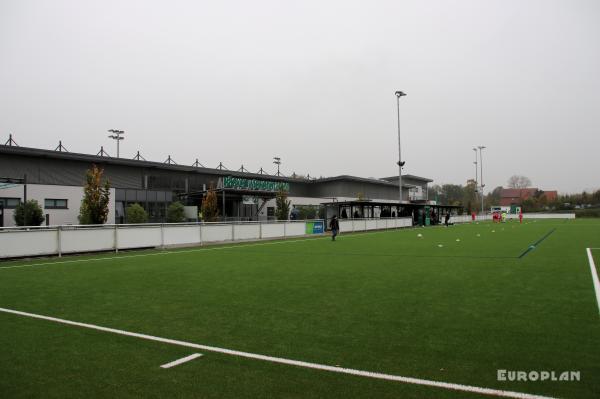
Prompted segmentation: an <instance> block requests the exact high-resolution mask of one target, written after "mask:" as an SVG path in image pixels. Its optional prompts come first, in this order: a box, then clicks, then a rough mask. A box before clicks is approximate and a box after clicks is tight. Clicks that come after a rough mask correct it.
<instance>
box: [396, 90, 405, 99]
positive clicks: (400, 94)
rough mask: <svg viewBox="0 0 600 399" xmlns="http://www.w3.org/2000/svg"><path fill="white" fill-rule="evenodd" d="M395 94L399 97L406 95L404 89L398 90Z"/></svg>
mask: <svg viewBox="0 0 600 399" xmlns="http://www.w3.org/2000/svg"><path fill="white" fill-rule="evenodd" d="M395 94H396V97H398V98H400V97H402V96H405V95H406V93H404V92H402V91H397V92H396V93H395Z"/></svg>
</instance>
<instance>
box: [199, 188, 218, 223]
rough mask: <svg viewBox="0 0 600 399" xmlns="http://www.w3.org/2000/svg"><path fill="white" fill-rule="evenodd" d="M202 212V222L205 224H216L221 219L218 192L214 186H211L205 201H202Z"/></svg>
mask: <svg viewBox="0 0 600 399" xmlns="http://www.w3.org/2000/svg"><path fill="white" fill-rule="evenodd" d="M200 210H201V212H202V220H203V221H205V222H216V221H217V218H218V217H219V207H218V205H217V192H216V191H215V189H214V187H213V185H212V184H211V185H210V188H209V189H208V191H207V193H206V196H205V197H204V200H202V206H201V207H200Z"/></svg>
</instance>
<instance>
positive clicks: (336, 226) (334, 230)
mask: <svg viewBox="0 0 600 399" xmlns="http://www.w3.org/2000/svg"><path fill="white" fill-rule="evenodd" d="M329 228H330V229H331V241H335V236H337V235H338V232H339V231H340V222H339V221H338V219H337V216H336V215H333V217H332V218H331V222H329Z"/></svg>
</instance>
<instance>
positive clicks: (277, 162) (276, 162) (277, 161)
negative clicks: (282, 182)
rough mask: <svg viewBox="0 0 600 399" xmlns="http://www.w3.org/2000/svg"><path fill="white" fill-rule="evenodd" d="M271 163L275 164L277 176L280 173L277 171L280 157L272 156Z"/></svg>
mask: <svg viewBox="0 0 600 399" xmlns="http://www.w3.org/2000/svg"><path fill="white" fill-rule="evenodd" d="M273 163H274V164H275V165H277V176H279V175H280V173H279V165H281V158H279V157H273Z"/></svg>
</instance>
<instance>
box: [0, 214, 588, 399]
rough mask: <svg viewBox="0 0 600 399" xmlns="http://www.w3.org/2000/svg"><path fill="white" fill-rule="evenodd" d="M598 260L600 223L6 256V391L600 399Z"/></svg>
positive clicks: (0, 339) (1, 340)
mask: <svg viewBox="0 0 600 399" xmlns="http://www.w3.org/2000/svg"><path fill="white" fill-rule="evenodd" d="M419 234H420V235H421V237H419ZM586 248H600V221H597V220H568V221H563V220H544V221H542V220H537V221H528V222H527V223H524V224H522V225H521V224H519V223H518V222H517V221H511V222H508V223H505V224H492V223H480V224H466V225H456V226H451V227H448V228H445V227H430V228H413V229H403V230H392V231H376V232H371V233H357V234H346V235H341V236H339V237H338V239H337V241H335V242H332V241H331V239H330V238H328V237H319V238H311V239H295V240H288V241H269V242H258V243H242V244H228V245H222V246H211V247H203V248H199V247H196V248H187V249H177V250H167V251H159V250H155V251H154V250H153V251H131V252H122V253H119V254H114V253H113V254H102V255H94V256H71V257H64V258H62V259H58V258H54V259H34V260H29V261H11V262H2V263H0V308H2V311H0V345H1V347H2V355H1V356H0V373H1V377H0V397H3V398H24V397H44V398H66V397H69V398H72V397H132V398H134V397H135V398H137V397H145V398H165V397H181V398H187V397H189V398H223V397H227V398H245V397H252V398H258V397H260V398H266V397H277V398H279V397H285V398H324V397H327V398H359V397H364V398H469V397H473V398H485V397H492V396H502V395H505V396H508V397H534V396H528V395H539V396H547V397H567V398H597V397H600V343H599V342H600V313H599V308H598V303H597V298H596V293H595V290H594V283H593V280H592V273H591V268H590V263H589V259H588V252H587V251H586ZM590 253H591V254H592V256H593V258H594V259H595V263H596V265H600V249H598V250H591V251H590ZM44 317H45V318H44ZM196 353H198V354H201V355H202V356H200V357H196V358H194V359H186V357H188V356H190V355H193V354H196ZM180 359H181V362H177V361H178V360H180ZM186 360H189V361H186ZM173 362H175V363H173ZM161 366H164V367H161ZM498 370H508V371H526V372H529V371H538V372H541V371H554V372H556V374H557V376H558V374H560V373H562V372H563V371H579V372H580V380H579V381H577V380H575V381H549V380H546V381H539V380H538V381H499V380H498ZM505 391H508V392H505ZM525 394H528V395H525ZM519 395H521V396H519Z"/></svg>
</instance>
